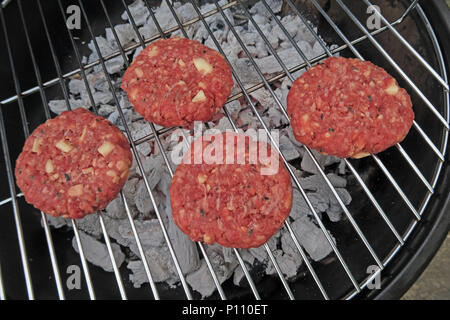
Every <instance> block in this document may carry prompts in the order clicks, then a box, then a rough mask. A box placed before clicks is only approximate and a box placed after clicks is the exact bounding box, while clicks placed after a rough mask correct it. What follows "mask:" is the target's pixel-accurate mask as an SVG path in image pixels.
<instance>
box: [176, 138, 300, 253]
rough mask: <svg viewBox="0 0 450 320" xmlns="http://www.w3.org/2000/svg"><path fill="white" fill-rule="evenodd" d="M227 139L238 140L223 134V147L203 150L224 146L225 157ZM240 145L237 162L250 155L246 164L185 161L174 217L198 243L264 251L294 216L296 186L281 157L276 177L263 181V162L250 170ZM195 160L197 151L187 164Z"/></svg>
mask: <svg viewBox="0 0 450 320" xmlns="http://www.w3.org/2000/svg"><path fill="white" fill-rule="evenodd" d="M225 135H227V136H228V137H230V136H233V137H237V136H238V135H237V134H234V133H230V132H227V133H223V134H222V137H223V141H220V140H214V141H213V142H212V144H210V142H209V141H205V140H203V142H202V145H203V148H206V147H207V146H210V147H211V146H213V145H219V144H223V151H224V152H225V151H226V148H225ZM240 136H241V137H242V136H244V135H243V134H241V135H240ZM204 137H212V136H211V135H209V136H208V135H206V136H204ZM199 139H201V138H199ZM208 139H209V138H208ZM194 143H195V142H194ZM234 145H235V148H234V150H235V152H234V156H235V159H236V154H240V155H242V154H244V153H245V163H242V164H215V163H214V164H206V163H204V162H203V164H186V162H185V161H183V163H181V164H179V165H178V167H177V170H176V171H175V174H174V177H173V179H172V184H171V186H170V200H171V206H172V212H173V215H172V217H173V219H174V221H175V223H176V225H177V226H178V227H179V228H180V229H181V230H182V231H183V232H184V233H186V234H187V235H188V236H189V237H190V238H191V239H192V240H194V241H203V242H205V243H207V244H213V243H215V242H218V243H219V244H221V245H223V246H225V247H232V248H250V247H259V246H261V245H262V244H264V243H265V242H266V241H267V240H268V239H269V238H270V237H271V236H272V235H273V234H275V233H276V232H277V231H278V230H279V229H280V228H281V226H282V225H283V223H284V221H285V219H286V218H287V217H288V216H289V213H290V211H291V206H292V184H291V180H290V177H289V174H288V172H287V170H286V168H285V167H284V165H283V163H282V162H281V160H280V158H279V155H278V154H276V155H275V156H276V159H277V160H278V164H279V165H278V168H277V170H274V172H275V174H272V175H262V174H261V171H260V170H261V169H262V168H264V165H262V164H261V163H260V162H259V161H258V162H257V163H256V164H250V161H249V152H248V150H247V149H245V150H242V152H241V153H238V152H236V149H237V148H236V141H235V144H234ZM248 145H249V143H248V140H247V142H246V146H248ZM265 146H267V148H268V150H269V151H268V152H276V151H275V150H273V149H271V148H270V145H267V144H266V143H265V142H258V148H260V147H265ZM195 152H197V151H195ZM269 154H270V153H269ZM189 157H191V160H192V161H191V163H194V162H193V161H194V152H193V147H192V145H191V148H190V150H189V151H188V153H187V154H186V156H185V159H186V158H189ZM236 162H237V161H235V163H236Z"/></svg>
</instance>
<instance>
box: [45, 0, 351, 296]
mask: <svg viewBox="0 0 450 320" xmlns="http://www.w3.org/2000/svg"><path fill="white" fill-rule="evenodd" d="M226 3H227V1H225V0H222V1H220V2H219V5H224V4H226ZM267 3H268V4H269V6H270V7H271V8H272V10H273V11H274V12H275V14H277V15H278V14H279V13H280V11H281V3H282V2H281V1H280V0H267ZM173 7H174V10H175V11H176V13H177V15H178V17H179V18H180V21H182V22H186V21H188V20H191V19H193V18H197V17H198V16H197V14H196V12H195V10H194V8H193V7H192V4H191V3H185V4H181V3H179V2H175V3H174V4H173ZM214 9H216V6H215V4H213V3H209V4H205V5H204V6H202V7H201V8H200V11H201V12H202V13H206V12H208V11H211V10H214ZM129 10H130V12H131V15H132V16H133V18H134V21H135V23H136V25H137V27H138V29H139V30H138V31H139V33H140V34H141V36H143V37H144V39H149V38H151V37H155V36H156V35H159V32H158V29H157V27H156V25H155V23H154V21H153V19H152V17H151V15H150V12H149V11H148V8H147V7H146V5H145V3H144V2H143V1H142V0H137V1H135V2H134V3H133V4H132V5H130V6H129ZM153 11H154V13H155V17H156V18H157V21H158V23H159V24H160V26H161V28H162V29H163V30H167V29H168V28H171V27H174V26H177V23H176V21H175V19H174V17H173V15H172V13H171V11H170V9H169V7H168V5H167V2H166V1H162V3H161V5H160V6H159V7H156V8H153ZM224 12H225V14H226V17H227V18H228V19H229V21H230V23H231V24H232V25H233V26H234V29H235V31H236V33H237V34H238V35H239V37H240V38H241V39H242V41H243V43H244V44H245V46H246V48H247V49H248V51H249V53H250V56H251V58H253V59H254V62H255V63H256V65H257V66H258V67H259V68H260V69H261V72H262V73H263V75H264V76H265V77H266V79H268V78H269V77H271V76H274V75H277V74H279V73H280V72H282V71H283V68H282V67H281V66H280V64H279V63H278V61H277V60H276V59H275V57H274V56H273V55H272V54H271V53H270V50H269V48H268V47H267V44H266V43H265V42H264V41H263V39H262V37H260V36H259V35H258V31H257V30H256V28H255V27H254V26H253V24H252V23H251V22H247V23H245V24H243V25H242V24H241V25H235V20H234V18H233V11H232V10H229V9H228V10H225V11H224ZM250 12H251V14H252V17H253V19H254V20H255V22H256V23H257V24H258V26H259V28H260V29H261V30H262V32H263V33H264V35H265V36H266V38H267V40H268V42H269V44H270V45H271V46H272V47H273V49H274V50H275V51H276V52H277V54H278V55H279V57H280V59H281V60H282V61H283V63H284V64H285V65H286V67H288V68H291V67H293V66H296V65H298V64H300V63H303V59H302V57H301V56H300V55H299V54H298V52H297V51H296V49H295V48H294V47H293V45H292V43H291V42H290V41H289V39H288V37H286V35H285V34H284V33H283V31H282V30H281V28H280V27H279V25H278V24H277V22H276V21H275V19H274V18H273V17H272V16H271V15H270V13H269V12H268V11H267V10H266V8H265V6H264V5H263V4H262V3H261V2H258V3H256V4H255V5H254V6H253V7H252V8H250ZM121 17H122V19H123V20H124V22H123V23H121V24H118V25H116V26H114V31H115V32H116V34H117V38H118V40H119V42H120V45H122V46H124V47H127V46H129V45H132V44H136V43H139V42H138V37H137V35H136V34H135V31H134V28H133V26H132V25H131V23H130V21H129V17H128V14H127V12H125V11H124V12H123V13H122V15H121ZM205 20H206V22H207V23H208V25H209V27H210V28H211V31H212V32H213V34H214V36H215V37H216V39H217V41H218V42H219V44H220V46H221V49H222V50H223V52H224V53H225V56H226V57H227V59H228V60H229V62H230V64H231V65H232V66H233V68H234V70H235V72H236V73H237V74H238V76H239V78H240V80H241V81H242V84H243V85H244V86H245V87H246V88H249V87H251V86H252V85H254V84H259V83H261V77H260V75H259V74H258V73H257V72H256V70H255V68H254V66H253V64H252V61H251V60H250V59H249V57H247V56H246V54H245V52H244V50H243V49H242V47H241V46H240V44H239V42H238V41H237V39H236V37H235V35H234V34H233V32H231V30H230V28H229V26H228V24H227V22H226V21H225V19H224V18H223V17H222V15H221V14H220V13H216V14H214V15H212V16H210V17H208V18H206V19H205ZM281 21H282V24H283V26H284V27H285V28H286V29H287V30H288V32H289V34H290V36H291V37H292V38H293V40H294V42H295V43H296V45H297V46H298V47H299V48H300V49H301V50H302V51H303V52H304V54H305V55H306V57H307V58H313V57H316V56H319V55H321V54H323V53H324V50H323V48H322V47H321V45H320V43H319V42H318V41H317V39H316V38H314V37H313V35H312V34H311V33H310V32H309V30H308V29H307V27H306V26H305V25H304V24H303V22H302V21H301V20H300V19H299V18H298V17H297V16H286V17H284V18H282V20H281ZM313 29H314V30H317V29H316V27H314V26H313ZM185 30H186V32H187V34H188V36H189V37H190V38H193V39H195V40H198V41H200V42H202V43H204V44H205V45H207V46H209V47H211V48H213V49H216V50H217V48H216V45H215V43H214V41H213V38H212V37H211V36H210V34H209V33H208V31H207V29H206V28H205V27H204V25H203V23H202V22H201V21H198V22H197V23H194V24H191V25H189V26H187V27H186V28H185ZM173 35H177V36H180V37H183V33H182V32H181V31H180V30H178V31H176V32H173V33H172V36H173ZM155 38H156V37H155ZM96 40H97V42H98V45H99V48H100V53H101V55H102V56H103V57H105V56H108V55H111V54H113V53H117V52H118V49H119V43H117V41H116V37H115V36H114V34H113V32H112V29H111V28H106V29H105V34H104V35H98V36H97V37H96ZM87 47H88V48H89V49H90V50H91V53H90V55H89V56H88V57H83V61H84V62H86V63H92V62H95V61H97V60H98V59H99V57H98V54H97V52H96V48H95V46H94V43H93V41H91V42H89V43H88V44H87ZM331 48H333V46H332V47H331ZM331 48H330V49H331ZM141 51H142V48H141V47H140V46H139V47H138V48H137V49H135V50H131V51H130V52H127V56H128V57H132V58H133V59H134V58H135V57H136V56H137V55H138V54H139V53H140V52H141ZM125 67H126V63H125V62H124V61H123V57H122V55H118V56H117V57H114V58H112V59H109V60H107V61H106V68H107V72H108V74H109V76H110V77H111V80H112V82H113V90H114V91H111V88H110V86H109V83H108V81H107V78H106V75H105V74H104V73H103V69H102V67H101V65H96V66H95V67H93V68H90V69H89V70H86V73H87V80H88V83H89V89H90V92H91V93H92V97H93V99H94V103H95V104H96V107H97V108H96V109H97V110H98V113H99V115H100V116H102V117H105V118H107V119H109V120H110V121H111V122H113V123H114V124H115V125H117V126H118V127H119V128H120V129H121V130H124V127H123V123H122V120H121V116H120V115H119V112H118V110H117V107H116V100H115V99H114V95H117V98H118V100H119V106H120V108H121V109H122V112H123V114H124V116H125V120H126V122H127V125H128V128H129V129H130V132H131V135H132V139H133V140H137V139H141V138H144V137H147V136H149V135H150V134H151V133H152V130H151V127H150V125H149V123H148V122H147V121H146V120H144V119H143V118H142V116H140V115H139V114H137V113H136V111H134V109H133V108H132V106H131V104H130V102H129V100H128V98H127V96H126V95H125V94H124V92H123V91H122V90H121V89H120V82H121V77H122V76H123V72H124V71H125ZM303 72H305V69H301V70H299V71H297V72H295V73H293V74H292V77H293V78H294V79H296V78H297V77H299V76H300V75H301V74H302V73H303ZM67 85H68V90H69V93H70V96H69V100H70V101H69V102H70V105H71V107H72V108H73V109H74V108H78V107H83V108H89V107H91V102H90V97H89V94H88V89H87V88H86V86H85V82H84V81H83V80H80V79H79V78H73V79H71V80H69V81H68V84H67ZM291 85H292V81H291V80H290V79H289V77H285V78H284V79H282V80H280V81H277V82H275V83H272V84H271V86H272V89H273V91H274V94H275V95H276V97H277V98H278V100H279V101H280V103H281V105H282V107H283V108H285V107H286V98H287V95H288V92H289V89H290V87H291ZM239 92H240V88H239V86H238V85H237V84H236V83H235V85H234V87H233V91H232V94H236V93H239ZM250 96H251V98H252V100H253V102H254V105H255V107H256V108H257V110H258V112H260V114H261V116H262V118H263V120H264V122H265V123H266V125H268V126H269V128H271V129H272V128H278V129H280V131H281V132H280V144H279V148H280V150H281V152H282V153H283V155H284V157H285V158H286V159H287V160H288V161H290V162H292V163H295V164H296V166H295V167H294V166H291V168H292V170H293V171H294V173H295V175H296V177H297V178H298V180H299V182H300V185H301V186H302V187H303V188H304V189H305V192H306V195H307V197H308V199H309V201H310V202H311V204H312V206H313V208H314V209H315V211H316V212H317V215H318V217H319V218H322V216H323V215H324V214H326V215H327V216H328V219H329V220H330V221H331V222H335V221H339V220H341V219H342V218H343V212H342V208H341V207H340V205H339V204H338V202H337V200H336V198H335V197H334V195H333V194H332V193H331V191H330V190H329V188H328V186H327V185H326V183H325V182H324V180H323V178H322V177H321V176H320V175H319V174H318V171H317V168H316V167H315V165H314V163H313V162H312V160H311V159H310V158H309V156H308V154H307V152H306V151H305V148H304V147H303V145H302V144H301V143H299V142H298V141H296V140H295V138H294V136H293V133H292V130H291V128H290V127H289V126H288V120H287V119H286V117H285V116H284V114H283V112H282V111H281V110H280V108H279V107H280V106H279V105H278V103H277V101H276V100H275V99H274V97H273V96H272V94H271V92H270V91H269V90H268V89H267V88H265V87H264V88H260V89H258V90H256V91H253V92H251V93H250ZM49 107H50V109H51V110H52V112H54V113H56V114H60V113H61V112H62V111H65V110H67V105H66V102H65V100H64V99H61V97H59V100H58V99H55V100H51V101H49ZM226 107H227V110H228V112H229V114H230V115H231V117H232V119H233V120H234V121H235V123H236V125H237V126H238V127H240V128H244V129H247V128H254V129H257V128H261V127H262V126H261V124H260V123H259V121H258V119H257V117H256V116H255V115H254V113H253V111H252V109H251V108H250V105H249V104H248V103H247V101H246V99H245V98H240V99H238V100H234V101H232V102H230V103H228V104H227V105H226ZM208 125H209V128H211V129H221V130H225V129H231V128H232V126H231V124H230V122H229V121H228V119H227V118H226V117H217V118H216V119H215V120H213V121H210V122H209V123H208ZM155 127H156V130H158V129H160V128H161V127H160V126H155ZM184 132H185V133H186V135H187V136H190V132H189V131H188V130H184ZM171 137H172V136H171V135H170V134H168V135H161V136H160V139H161V143H162V145H163V148H164V150H165V152H166V153H167V155H168V160H169V162H170V165H171V168H172V170H175V169H176V164H174V163H172V159H171V157H170V153H169V152H171V151H172V150H186V149H185V147H186V145H185V142H184V141H180V140H178V139H171ZM136 148H137V150H138V156H139V157H140V160H141V162H142V165H143V167H144V174H145V177H146V178H147V181H148V183H149V186H150V189H151V191H152V194H153V197H154V200H155V202H156V205H157V209H158V210H159V212H160V214H161V219H162V222H163V223H164V226H165V228H166V230H167V232H168V236H169V239H170V241H171V243H172V245H173V248H174V251H175V253H176V255H177V258H178V261H179V263H180V267H181V269H182V272H183V273H184V274H185V275H186V280H187V282H188V283H189V284H190V286H191V287H192V288H193V289H194V290H195V291H197V292H199V293H200V294H201V295H202V297H208V296H210V295H211V294H213V293H214V291H215V290H216V287H215V284H214V282H213V280H212V278H211V275H210V273H209V270H208V267H207V264H206V261H205V258H204V257H203V255H202V254H201V252H200V251H199V250H198V248H197V244H195V243H194V242H192V241H191V240H189V238H188V237H187V236H186V235H185V234H184V233H182V232H181V231H180V230H179V229H178V227H177V226H176V225H175V224H174V223H173V221H172V219H171V214H172V213H171V208H170V199H169V192H168V190H169V187H170V180H171V177H170V174H169V172H168V170H167V168H166V164H165V162H164V159H163V158H162V155H161V151H160V150H159V148H158V145H157V144H156V142H155V141H154V140H149V141H145V142H143V143H140V144H139V145H137V146H136ZM305 153H306V155H305ZM313 153H314V154H315V156H316V158H317V160H318V162H319V164H320V165H321V167H322V168H323V169H324V170H325V171H326V172H327V177H328V178H329V179H330V181H331V183H332V185H333V186H334V187H335V188H336V190H337V192H338V194H339V196H340V197H341V199H342V201H343V203H344V204H345V205H348V204H349V203H350V202H351V196H350V194H349V193H348V191H347V189H345V188H346V183H347V179H346V174H348V172H347V170H346V168H345V162H344V161H343V160H341V159H338V158H335V157H328V156H323V155H320V154H318V153H316V152H315V151H313ZM335 164H336V165H335ZM298 167H299V168H298ZM142 175H143V173H142V172H141V170H140V169H139V168H138V167H137V162H136V159H134V156H133V164H132V168H131V170H130V178H129V180H128V181H127V183H126V184H125V186H124V188H123V194H124V196H125V199H126V202H127V205H128V207H129V210H130V213H131V216H132V217H133V218H134V220H133V221H134V224H135V226H136V229H137V232H138V234H139V238H140V240H141V243H142V247H143V250H144V252H145V255H146V257H147V261H148V263H149V265H150V270H151V273H152V275H153V279H154V280H155V281H156V282H165V283H167V284H169V285H170V286H175V285H176V286H178V285H179V284H180V281H179V278H178V276H177V273H176V269H175V266H174V263H173V260H172V257H171V254H170V252H169V250H168V246H167V242H166V239H164V236H163V233H162V231H161V226H160V221H159V220H158V219H157V217H156V215H155V208H154V206H153V203H152V201H151V199H150V195H149V192H148V189H147V186H146V185H145V183H144V180H143V176H142ZM293 193H294V194H293V196H294V197H293V207H292V211H291V215H290V218H289V219H290V221H291V222H290V223H291V227H292V229H293V230H294V233H295V234H296V235H297V237H298V242H299V244H300V245H301V247H302V248H303V249H304V250H305V252H306V254H307V256H308V257H309V259H311V260H314V261H320V260H322V259H324V258H325V257H327V256H328V255H329V254H331V252H332V249H331V246H330V244H329V243H328V241H327V240H326V238H325V236H324V234H323V231H322V230H321V229H320V228H319V227H318V225H317V223H316V221H315V217H314V216H313V214H312V212H311V210H310V208H309V207H308V205H307V204H306V201H305V199H304V198H303V196H302V195H301V193H300V191H299V190H298V189H297V188H296V187H295V185H294V191H293ZM101 214H102V217H103V220H104V222H105V226H106V229H107V232H108V235H109V236H110V239H111V241H112V244H113V250H114V251H115V256H116V255H117V261H118V262H119V263H120V264H122V263H123V262H124V261H125V263H126V264H127V268H128V269H129V270H130V274H129V279H130V281H131V282H132V283H133V285H134V286H135V287H140V286H141V285H142V284H144V283H147V282H148V278H147V275H146V273H145V269H144V265H143V263H142V261H141V256H140V253H139V250H138V246H137V243H136V239H135V238H134V234H133V231H132V228H131V225H130V222H129V220H128V215H127V212H126V210H125V207H124V204H123V203H122V199H121V196H120V195H119V196H118V197H117V198H116V199H115V200H113V201H112V202H111V203H110V204H108V206H107V207H106V209H105V210H103V211H102V212H101ZM47 221H48V223H49V225H51V226H53V227H55V228H62V227H63V226H68V227H71V226H72V224H71V220H69V219H64V218H53V217H50V216H47ZM77 226H78V229H79V230H80V234H81V236H82V237H83V239H84V240H83V243H84V244H85V246H86V249H85V250H86V252H87V253H88V254H87V255H86V258H87V259H88V261H90V262H92V263H93V264H95V265H98V266H100V267H102V268H104V269H105V270H108V271H112V268H111V262H110V258H109V255H108V252H107V251H105V250H106V247H105V245H104V242H103V241H104V240H103V232H102V229H101V227H100V222H99V219H98V215H97V214H93V215H89V216H86V217H85V218H83V219H80V220H77ZM268 246H269V248H270V250H271V251H272V253H273V255H274V257H275V260H276V261H277V263H278V264H279V266H280V269H281V271H282V273H283V275H284V276H285V277H286V278H287V279H289V280H294V279H296V278H297V277H298V276H299V267H301V265H302V263H303V261H302V258H301V256H300V254H299V252H298V250H297V247H296V246H295V244H294V242H293V240H292V238H291V235H290V233H289V232H288V231H287V230H286V228H284V227H283V228H282V229H281V230H280V231H279V232H278V233H277V234H276V235H275V236H273V237H272V238H271V239H270V240H269V241H268ZM122 249H123V250H122ZM205 250H206V252H207V253H208V257H209V259H210V261H211V263H212V266H213V268H214V270H215V272H216V275H217V277H218V279H219V282H220V283H223V282H225V281H227V279H230V280H229V281H233V283H234V284H236V285H241V284H242V283H245V282H246V281H245V280H244V278H245V275H244V272H243V270H242V268H241V266H240V265H239V263H238V260H237V258H236V256H235V253H234V250H233V249H230V248H224V247H221V246H219V245H213V246H207V245H205ZM122 251H123V252H125V253H126V256H125V254H124V253H123V252H122ZM239 253H240V255H241V257H242V259H243V260H244V263H245V265H246V266H247V268H248V270H249V272H250V273H252V272H253V271H254V270H256V269H258V270H262V272H260V273H261V275H259V273H258V274H255V276H256V277H259V276H262V274H266V275H275V276H276V270H275V268H274V266H273V265H272V263H271V261H270V259H269V256H268V254H267V251H266V248H265V246H261V247H259V248H251V249H246V250H241V249H239ZM258 272H259V271H258Z"/></svg>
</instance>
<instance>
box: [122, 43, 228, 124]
mask: <svg viewBox="0 0 450 320" xmlns="http://www.w3.org/2000/svg"><path fill="white" fill-rule="evenodd" d="M232 87H233V78H232V76H231V69H230V67H229V66H228V64H227V62H226V61H225V59H224V58H223V56H221V55H220V54H219V53H218V52H216V51H214V50H212V49H210V48H208V47H206V46H204V45H202V44H201V43H200V42H198V41H194V40H188V39H182V38H178V37H173V38H170V39H167V40H164V39H161V40H158V41H155V42H153V43H151V44H150V45H149V46H147V47H146V48H145V49H144V50H142V52H141V53H140V54H139V55H138V56H137V57H136V59H134V61H133V63H132V64H131V65H130V67H129V68H128V69H127V71H126V72H125V75H124V76H123V79H122V89H123V90H125V91H126V93H127V94H128V98H129V100H130V102H131V103H132V104H133V106H134V108H135V109H136V111H137V112H138V113H140V114H141V115H142V116H143V117H144V118H145V119H147V120H148V121H151V122H154V123H156V124H159V125H162V126H166V127H173V126H183V127H190V126H191V124H192V122H194V121H203V122H206V121H209V120H210V119H211V118H212V116H213V115H214V114H216V113H217V112H218V111H219V110H220V108H222V106H223V105H224V104H225V102H226V100H227V98H228V96H229V95H230V93H231V88H232Z"/></svg>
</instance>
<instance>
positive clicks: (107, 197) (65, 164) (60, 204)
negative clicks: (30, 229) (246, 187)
mask: <svg viewBox="0 0 450 320" xmlns="http://www.w3.org/2000/svg"><path fill="white" fill-rule="evenodd" d="M131 161H132V158H131V152H130V148H129V145H128V141H127V139H126V138H125V136H124V135H123V134H122V132H121V131H120V130H119V129H117V128H116V127H114V126H113V124H112V123H111V122H109V121H108V120H106V119H103V118H101V117H98V116H95V115H93V114H92V113H91V112H89V111H87V110H85V109H82V108H80V109H76V110H74V111H66V112H63V113H61V115H59V116H57V117H56V118H54V119H51V120H48V121H46V122H45V123H43V124H41V125H40V126H39V127H37V128H36V129H35V130H34V131H33V133H32V134H31V135H30V136H29V137H28V139H27V140H26V141H25V145H24V147H23V150H22V153H21V154H20V155H19V157H18V159H17V162H16V169H15V174H16V180H17V185H18V186H19V188H20V189H21V190H22V192H23V194H24V195H25V200H26V201H27V202H28V203H30V204H32V205H33V206H34V207H35V208H37V209H39V210H42V211H43V212H45V213H48V214H50V215H52V216H55V217H57V216H63V217H70V218H82V217H84V216H85V215H86V214H89V213H93V212H95V211H97V210H101V209H104V208H105V207H106V205H107V204H108V202H110V201H111V200H113V199H114V198H115V197H116V196H117V194H118V192H119V191H120V189H121V188H122V186H123V184H124V183H125V181H126V180H127V178H128V173H129V169H130V166H131Z"/></svg>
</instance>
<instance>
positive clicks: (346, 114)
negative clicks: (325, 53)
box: [287, 57, 414, 158]
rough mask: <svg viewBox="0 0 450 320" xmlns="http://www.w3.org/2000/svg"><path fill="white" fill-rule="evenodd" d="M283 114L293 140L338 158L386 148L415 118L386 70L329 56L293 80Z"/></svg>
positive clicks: (407, 129)
mask: <svg viewBox="0 0 450 320" xmlns="http://www.w3.org/2000/svg"><path fill="white" fill-rule="evenodd" d="M287 113H288V115H289V117H290V118H291V125H292V130H293V132H294V135H295V138H296V139H297V140H298V141H300V142H301V143H303V144H305V145H306V146H308V147H311V148H313V149H316V150H318V151H319V152H321V153H323V154H328V155H335V156H338V157H341V158H349V157H352V158H361V157H364V156H367V155H369V154H371V153H378V152H381V151H383V150H385V149H387V148H389V147H390V146H392V145H394V144H396V143H397V142H400V141H402V140H403V139H404V138H405V136H406V134H407V133H408V131H409V129H410V128H411V125H412V123H413V120H414V112H413V110H412V103H411V99H410V97H409V95H408V93H407V92H406V90H405V89H402V88H400V87H399V86H398V83H397V81H396V80H395V79H394V78H393V77H391V76H390V75H389V74H388V73H387V72H386V71H385V70H383V69H382V68H380V67H377V66H375V65H374V64H372V63H370V62H367V61H362V60H359V59H347V58H334V57H332V58H328V59H326V60H324V61H323V63H321V64H318V65H316V66H314V67H312V68H311V69H309V70H308V71H307V72H305V73H304V74H303V75H302V76H301V77H300V78H298V79H297V80H296V81H294V83H293V85H292V87H291V89H290V91H289V94H288V97H287Z"/></svg>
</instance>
